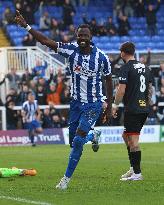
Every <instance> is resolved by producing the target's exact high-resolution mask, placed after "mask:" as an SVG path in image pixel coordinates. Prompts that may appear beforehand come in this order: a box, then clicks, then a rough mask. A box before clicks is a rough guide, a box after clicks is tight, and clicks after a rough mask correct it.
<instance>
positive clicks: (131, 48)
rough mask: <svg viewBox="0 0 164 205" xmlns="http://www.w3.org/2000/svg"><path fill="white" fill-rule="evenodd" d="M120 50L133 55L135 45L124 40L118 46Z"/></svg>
mask: <svg viewBox="0 0 164 205" xmlns="http://www.w3.org/2000/svg"><path fill="white" fill-rule="evenodd" d="M120 51H121V52H124V53H127V54H130V55H134V53H135V45H134V43H132V42H125V43H123V44H122V45H121V47H120Z"/></svg>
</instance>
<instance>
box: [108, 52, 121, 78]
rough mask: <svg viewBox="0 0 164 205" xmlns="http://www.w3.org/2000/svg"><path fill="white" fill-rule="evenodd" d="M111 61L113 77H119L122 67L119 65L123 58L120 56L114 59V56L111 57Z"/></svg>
mask: <svg viewBox="0 0 164 205" xmlns="http://www.w3.org/2000/svg"><path fill="white" fill-rule="evenodd" d="M109 60H110V63H111V70H112V75H115V76H117V77H118V76H119V71H120V67H121V65H119V64H118V62H119V61H120V60H121V56H120V55H118V57H117V58H116V59H114V58H113V57H112V55H110V56H109Z"/></svg>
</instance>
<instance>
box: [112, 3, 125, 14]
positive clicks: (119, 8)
mask: <svg viewBox="0 0 164 205" xmlns="http://www.w3.org/2000/svg"><path fill="white" fill-rule="evenodd" d="M123 3H124V1H122V0H114V2H113V17H114V18H116V17H118V16H119V14H120V13H122V7H123Z"/></svg>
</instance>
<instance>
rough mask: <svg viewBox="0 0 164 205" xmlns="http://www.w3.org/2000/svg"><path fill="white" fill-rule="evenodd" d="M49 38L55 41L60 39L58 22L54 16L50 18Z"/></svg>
mask: <svg viewBox="0 0 164 205" xmlns="http://www.w3.org/2000/svg"><path fill="white" fill-rule="evenodd" d="M51 38H52V39H53V40H55V41H57V42H58V41H60V40H61V37H60V29H59V23H58V21H57V20H56V19H55V18H52V19H51Z"/></svg>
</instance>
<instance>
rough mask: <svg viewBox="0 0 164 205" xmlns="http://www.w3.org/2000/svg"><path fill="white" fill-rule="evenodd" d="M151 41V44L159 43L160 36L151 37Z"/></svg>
mask: <svg viewBox="0 0 164 205" xmlns="http://www.w3.org/2000/svg"><path fill="white" fill-rule="evenodd" d="M152 41H153V42H160V41H161V37H160V36H152Z"/></svg>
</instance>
